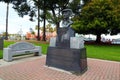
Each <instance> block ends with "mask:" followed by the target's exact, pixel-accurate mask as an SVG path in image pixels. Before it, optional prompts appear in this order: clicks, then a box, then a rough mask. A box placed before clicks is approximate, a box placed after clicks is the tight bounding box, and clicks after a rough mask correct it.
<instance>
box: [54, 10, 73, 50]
mask: <svg viewBox="0 0 120 80" xmlns="http://www.w3.org/2000/svg"><path fill="white" fill-rule="evenodd" d="M72 14H73V12H72V10H71V9H64V10H63V11H62V16H63V19H62V26H61V27H60V28H58V30H57V40H56V46H58V47H68V48H69V47H70V37H74V36H75V33H74V30H73V29H72V28H71V24H72V23H73V21H71V20H70V17H71V16H72Z"/></svg>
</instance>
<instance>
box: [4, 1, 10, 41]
mask: <svg viewBox="0 0 120 80" xmlns="http://www.w3.org/2000/svg"><path fill="white" fill-rule="evenodd" d="M8 15H9V3H7V11H6V34H5V39H6V40H8Z"/></svg>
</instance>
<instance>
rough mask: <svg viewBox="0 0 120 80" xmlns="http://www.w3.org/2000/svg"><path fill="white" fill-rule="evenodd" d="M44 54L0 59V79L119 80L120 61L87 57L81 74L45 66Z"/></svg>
mask: <svg viewBox="0 0 120 80" xmlns="http://www.w3.org/2000/svg"><path fill="white" fill-rule="evenodd" d="M45 61H46V56H41V57H30V56H29V57H26V58H16V59H15V60H14V61H12V62H5V61H3V60H0V80H120V62H114V61H104V60H98V59H88V70H87V71H86V72H85V73H84V74H82V75H75V74H72V73H70V72H67V71H63V70H59V69H55V68H50V67H49V68H48V67H47V66H45Z"/></svg>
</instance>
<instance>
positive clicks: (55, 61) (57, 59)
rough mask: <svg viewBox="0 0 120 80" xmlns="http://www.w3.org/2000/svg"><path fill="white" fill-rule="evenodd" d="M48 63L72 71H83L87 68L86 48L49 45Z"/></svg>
mask: <svg viewBox="0 0 120 80" xmlns="http://www.w3.org/2000/svg"><path fill="white" fill-rule="evenodd" d="M46 65H47V66H51V67H56V68H60V69H64V70H67V71H70V72H72V73H83V72H85V71H86V70H87V57H86V48H82V49H71V48H61V47H48V52H47V58H46Z"/></svg>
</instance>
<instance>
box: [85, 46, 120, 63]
mask: <svg viewBox="0 0 120 80" xmlns="http://www.w3.org/2000/svg"><path fill="white" fill-rule="evenodd" d="M86 48H87V56H88V57H89V58H97V59H104V60H112V61H120V45H86Z"/></svg>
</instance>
